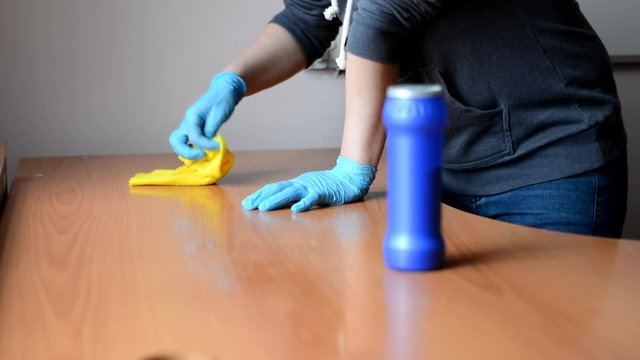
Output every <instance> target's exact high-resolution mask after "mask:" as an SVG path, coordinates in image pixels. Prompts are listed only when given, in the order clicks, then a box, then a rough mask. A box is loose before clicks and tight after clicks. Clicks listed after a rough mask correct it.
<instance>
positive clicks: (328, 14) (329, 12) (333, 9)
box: [324, 0, 340, 21]
mask: <svg viewBox="0 0 640 360" xmlns="http://www.w3.org/2000/svg"><path fill="white" fill-rule="evenodd" d="M339 11H340V8H339V7H338V0H331V5H330V6H329V7H328V8H326V9H324V18H325V19H327V20H329V21H331V20H333V19H334V18H335V17H336V16H338V12H339Z"/></svg>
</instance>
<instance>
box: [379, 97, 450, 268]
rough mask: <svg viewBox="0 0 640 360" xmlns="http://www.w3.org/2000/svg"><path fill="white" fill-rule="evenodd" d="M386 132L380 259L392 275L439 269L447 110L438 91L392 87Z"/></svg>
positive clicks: (384, 113)
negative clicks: (384, 209) (384, 211)
mask: <svg viewBox="0 0 640 360" xmlns="http://www.w3.org/2000/svg"><path fill="white" fill-rule="evenodd" d="M382 117H383V121H384V125H385V128H386V130H387V232H386V235H385V239H384V258H385V262H386V264H387V266H388V267H390V268H392V269H396V270H407V271H419V270H432V269H436V268H439V267H442V266H444V262H445V246H444V241H443V239H442V235H441V232H440V187H441V186H440V182H441V180H440V172H441V168H442V149H443V144H444V126H445V123H446V120H447V110H446V104H445V101H444V98H443V96H442V87H441V86H440V85H394V86H390V87H389V88H388V89H387V97H386V100H385V103H384V108H383V111H382Z"/></svg>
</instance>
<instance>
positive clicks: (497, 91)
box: [170, 0, 627, 237]
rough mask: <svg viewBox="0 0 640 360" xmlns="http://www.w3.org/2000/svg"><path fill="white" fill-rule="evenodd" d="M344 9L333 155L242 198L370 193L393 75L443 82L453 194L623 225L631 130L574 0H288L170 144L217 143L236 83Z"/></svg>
mask: <svg viewBox="0 0 640 360" xmlns="http://www.w3.org/2000/svg"><path fill="white" fill-rule="evenodd" d="M346 9H349V10H351V11H345V10H346ZM325 10H326V11H325ZM325 15H326V16H325ZM334 15H338V16H334ZM343 21H344V23H345V29H344V32H346V33H348V39H347V42H346V50H347V54H348V55H347V57H346V67H347V71H346V80H345V87H346V89H345V96H346V109H345V119H344V131H343V141H342V146H341V151H340V157H339V158H338V159H337V161H336V166H335V167H334V168H333V169H331V170H326V171H316V172H309V173H305V174H302V175H300V176H299V177H296V178H294V179H291V180H289V181H283V182H279V183H275V184H269V185H267V186H265V187H264V188H262V189H260V190H259V191H257V192H256V193H254V194H252V195H251V196H249V197H248V198H246V199H245V200H244V201H243V202H242V204H243V206H244V207H245V208H246V209H249V210H251V209H259V210H264V211H267V210H272V209H277V208H282V207H286V206H289V205H291V204H293V205H292V206H291V210H292V211H294V212H299V211H306V210H308V209H310V208H311V207H313V206H314V205H339V204H344V203H348V202H352V201H356V200H360V199H362V198H363V197H364V196H365V195H366V193H367V191H368V189H369V186H370V185H371V183H372V182H373V180H374V178H375V174H376V166H377V164H378V162H379V160H380V156H381V153H382V150H383V147H384V141H385V133H384V129H383V127H382V122H381V119H380V114H381V108H382V104H383V101H384V97H385V90H386V88H387V87H388V86H389V85H392V84H395V83H397V82H430V83H432V82H437V83H440V84H442V85H443V86H444V88H445V96H446V100H447V105H448V109H449V120H448V124H447V129H446V145H445V149H444V169H443V201H444V202H445V203H447V204H450V205H452V206H454V207H457V208H460V209H462V210H465V211H469V212H473V213H476V214H479V215H482V216H486V217H491V218H495V219H499V220H502V221H507V222H512V223H517V224H522V225H528V226H534V227H539V228H545V229H552V230H558V231H567V232H574V233H581V234H592V235H600V236H612V237H619V236H620V234H621V231H622V226H623V223H624V217H625V214H626V191H627V190H626V189H627V173H626V171H627V165H626V136H625V132H624V126H623V123H622V119H621V115H620V106H619V101H618V98H617V93H616V86H615V82H614V80H613V75H612V69H611V64H610V62H609V57H608V55H607V52H606V50H605V48H604V46H603V45H602V42H601V41H600V39H599V38H598V36H597V34H596V33H595V32H594V31H593V29H592V28H591V26H590V25H589V23H588V22H587V20H586V19H585V18H584V16H583V15H582V13H581V12H580V9H579V7H578V4H577V3H576V2H575V1H574V0H457V1H456V0H425V1H411V0H396V1H384V0H359V1H354V2H353V3H350V4H348V3H347V1H333V2H331V3H330V2H329V1H311V0H297V1H296V0H289V1H287V0H285V9H284V10H283V11H282V12H280V13H279V14H277V15H276V16H275V17H274V18H273V20H272V21H271V22H270V23H269V24H268V25H267V26H266V27H265V28H264V30H263V31H262V33H261V34H260V35H259V36H258V38H257V39H256V41H255V42H254V43H253V44H252V45H251V46H250V47H249V48H248V49H247V50H246V51H245V52H244V53H243V54H242V55H241V56H239V57H238V58H237V59H236V60H235V61H233V62H232V63H231V64H230V65H229V66H227V68H226V69H225V71H223V72H222V73H220V74H218V75H217V76H216V77H214V78H213V80H212V82H211V87H210V89H209V91H208V92H207V93H206V94H205V95H203V96H202V97H201V98H200V99H199V100H198V101H197V102H196V103H195V104H194V105H193V106H192V107H191V108H189V109H188V110H187V112H186V115H185V118H184V120H183V122H182V124H181V125H180V127H178V129H176V130H175V131H174V132H173V134H172V135H171V137H170V142H171V144H172V146H173V148H174V150H175V151H176V152H177V153H178V154H180V155H182V156H184V157H187V158H191V159H195V158H198V157H200V156H201V155H202V154H201V150H199V149H194V148H191V147H189V146H188V145H189V143H191V144H193V145H195V146H197V147H202V148H215V147H216V144H215V143H214V142H213V141H212V140H210V138H211V137H212V136H213V135H214V134H215V133H216V132H217V131H218V129H219V127H220V126H221V125H222V123H223V122H225V121H226V120H227V119H228V118H229V116H230V115H231V113H232V112H233V109H234V107H235V106H236V105H237V104H238V102H239V101H240V100H241V99H242V97H244V96H247V95H251V94H254V93H257V92H259V91H261V90H264V89H266V88H269V87H271V86H273V85H275V84H278V83H280V82H282V81H284V80H286V79H288V78H289V77H291V76H293V75H294V74H296V73H297V72H299V71H301V70H303V69H305V68H306V67H307V66H309V65H310V64H311V63H312V62H313V61H314V60H315V59H316V58H318V57H319V56H321V55H322V53H323V52H324V50H325V49H326V48H327V47H328V46H329V44H330V42H331V41H332V40H333V39H334V38H335V36H336V34H337V32H338V29H339V27H340V26H341V24H342V23H343ZM347 25H350V26H349V28H346V27H347Z"/></svg>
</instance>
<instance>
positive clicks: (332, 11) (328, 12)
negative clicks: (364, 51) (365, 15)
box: [324, 0, 353, 70]
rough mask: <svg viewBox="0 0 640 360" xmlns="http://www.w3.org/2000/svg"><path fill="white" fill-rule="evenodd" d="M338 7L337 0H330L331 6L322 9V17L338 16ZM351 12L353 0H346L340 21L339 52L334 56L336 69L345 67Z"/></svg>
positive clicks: (330, 18) (331, 18) (331, 17)
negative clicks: (342, 17)
mask: <svg viewBox="0 0 640 360" xmlns="http://www.w3.org/2000/svg"><path fill="white" fill-rule="evenodd" d="M339 12H340V8H339V7H338V0H331V6H329V7H328V8H326V9H325V10H324V18H325V19H327V20H329V21H331V20H333V19H334V18H335V17H336V16H338V14H339ZM352 12H353V0H347V9H346V11H345V12H344V21H343V22H342V36H341V38H340V52H339V54H338V58H336V65H338V69H340V70H344V69H346V67H347V52H346V45H347V37H348V35H349V27H350V26H351V13H352Z"/></svg>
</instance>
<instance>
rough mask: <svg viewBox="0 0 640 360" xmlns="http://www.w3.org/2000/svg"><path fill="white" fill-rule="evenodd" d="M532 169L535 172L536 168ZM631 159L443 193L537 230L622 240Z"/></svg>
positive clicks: (455, 202) (456, 203)
mask: <svg viewBox="0 0 640 360" xmlns="http://www.w3.org/2000/svg"><path fill="white" fill-rule="evenodd" d="M532 171H533V170H532ZM627 181H628V180H627V159H626V157H623V158H621V159H618V160H616V161H614V162H612V163H610V164H608V165H605V166H604V167H602V168H599V169H596V170H593V171H589V172H586V173H583V174H579V175H575V176H571V177H567V178H563V179H559V180H553V181H547V182H543V183H540V184H534V185H529V186H525V187H521V188H518V189H514V190H511V191H507V192H504V193H500V194H496V195H489V196H469V195H459V194H454V193H451V192H447V191H443V193H442V201H443V202H444V203H445V204H447V205H450V206H453V207H455V208H457V209H460V210H462V211H466V212H470V213H473V214H476V215H480V216H484V217H488V218H492V219H496V220H500V221H505V222H509V223H514V224H520V225H525V226H531V227H536V228H542V229H548V230H555V231H562V232H569V233H575V234H583V235H595V236H606V237H615V238H619V237H621V235H622V227H623V225H624V220H625V216H626V213H627V186H628V184H627Z"/></svg>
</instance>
